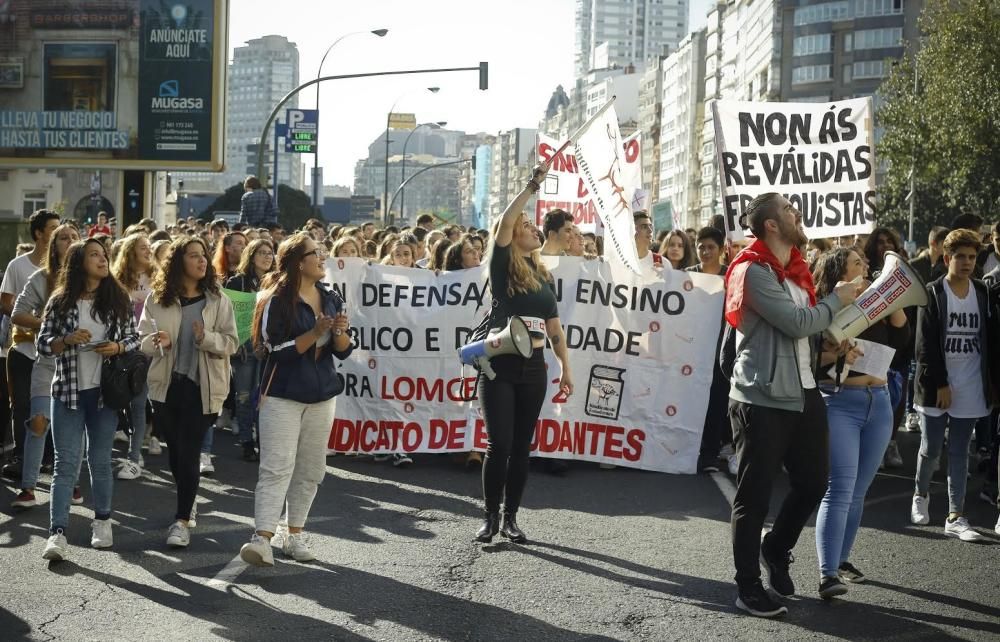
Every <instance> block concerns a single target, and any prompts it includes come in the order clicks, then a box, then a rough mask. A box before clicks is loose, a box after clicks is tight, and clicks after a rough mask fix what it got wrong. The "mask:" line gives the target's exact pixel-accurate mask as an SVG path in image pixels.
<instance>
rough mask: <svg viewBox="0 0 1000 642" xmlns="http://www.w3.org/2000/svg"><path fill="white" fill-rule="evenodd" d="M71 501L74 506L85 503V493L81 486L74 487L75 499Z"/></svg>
mask: <svg viewBox="0 0 1000 642" xmlns="http://www.w3.org/2000/svg"><path fill="white" fill-rule="evenodd" d="M70 503H71V504H73V505H74V506H79V505H81V504H83V493H81V492H80V487H79V486H75V487H73V499H71V500H70Z"/></svg>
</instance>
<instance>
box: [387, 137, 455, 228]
mask: <svg viewBox="0 0 1000 642" xmlns="http://www.w3.org/2000/svg"><path fill="white" fill-rule="evenodd" d="M447 124H448V121H446V120H439V121H436V122H433V123H420V124H419V125H417V126H416V127H414V128H413V130H412V131H411V132H410V133H409V134H407V136H406V140H404V141H403V162H402V164H401V165H400V167H399V181H400V183H405V182H406V146H407V145H409V144H410V138H411V137H412V136H413V135H414V134H415V133H417V130H418V129H420V128H421V127H432V126H437V128H438V129H441V128H442V127H444V126H445V125H447ZM405 203H406V190H402V191H401V192H400V193H399V216H400V218H402V217H403V212H404V211H405V210H404V209H403V206H404V204H405Z"/></svg>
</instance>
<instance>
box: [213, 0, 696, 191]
mask: <svg viewBox="0 0 1000 642" xmlns="http://www.w3.org/2000/svg"><path fill="white" fill-rule="evenodd" d="M691 2H692V7H691V27H692V29H694V28H699V27H701V26H702V25H704V22H705V9H706V8H707V6H708V4H709V0H691ZM573 7H574V2H573V0H503V1H500V0H489V1H484V0H365V1H362V2H350V3H349V2H346V1H345V0H325V1H322V2H320V1H317V0H280V1H275V0H230V23H229V45H230V50H232V48H234V47H236V46H239V45H242V44H243V43H245V42H246V41H247V40H250V39H252V38H258V37H260V36H263V35H268V34H278V35H283V36H286V37H288V39H289V40H291V41H292V42H294V43H296V45H298V48H299V75H300V81H305V80H307V79H309V78H312V77H314V76H315V75H316V72H317V69H318V67H319V62H320V59H321V58H322V56H323V52H324V51H325V50H326V48H327V47H328V46H329V45H330V44H331V43H333V41H334V40H336V39H337V38H338V37H340V36H341V35H343V34H346V33H350V32H352V31H363V30H371V29H379V28H386V29H389V34H388V35H387V36H386V37H384V38H377V37H375V36H372V35H368V34H365V35H357V36H352V37H350V38H346V39H344V40H343V41H342V42H341V43H340V44H338V45H337V47H336V48H334V50H333V51H332V52H331V53H330V55H329V56H328V57H327V60H326V64H325V66H324V68H323V73H324V75H337V74H350V73H364V72H370V71H388V70H397V69H418V68H438V67H471V66H476V65H478V64H479V61H480V60H486V61H488V62H489V63H490V88H489V91H486V92H481V91H479V90H478V80H479V78H478V75H477V74H476V73H475V72H458V73H450V74H435V75H425V76H410V77H401V78H367V79H358V80H341V81H332V82H328V83H325V84H324V85H323V89H322V99H321V103H320V109H321V117H320V123H321V126H320V142H319V147H320V164H321V165H322V166H323V167H324V172H325V176H324V182H325V183H326V184H328V185H332V184H340V185H348V186H353V183H354V163H355V162H356V161H357V160H358V159H359V158H364V157H365V156H366V155H367V148H368V144H369V143H370V142H371V141H372V140H373V139H374V138H376V137H377V136H378V135H379V132H380V131H384V129H385V117H386V113H387V112H388V110H389V107H390V106H391V105H392V103H393V101H394V100H395V99H396V98H397V97H399V96H400V95H401V94H405V95H404V96H403V98H402V99H401V100H400V101H399V104H398V106H397V108H396V111H401V112H414V113H416V115H417V120H418V122H427V121H440V120H444V121H448V128H449V129H460V130H465V131H466V132H470V133H474V132H479V131H485V132H489V133H494V134H495V133H496V132H497V131H499V130H501V129H510V128H513V127H536V126H537V124H538V121H539V119H540V117H541V115H542V112H543V110H544V109H545V105H546V103H547V102H548V99H549V96H550V95H551V94H552V91H553V90H554V89H555V88H556V85H559V84H562V85H563V86H564V87H567V88H568V87H569V86H570V85H571V84H572V82H573V49H574V42H573V41H574V33H573ZM230 56H231V54H230ZM430 86H440V87H441V91H440V92H439V93H437V94H431V93H430V92H427V91H423V90H422V89H423V88H425V87H430ZM303 94H305V95H304V96H303V98H302V99H301V100H300V102H299V105H300V106H301V107H306V108H310V107H313V106H314V99H315V98H314V97H315V92H314V91H313V90H312V89H307V90H305V91H304V92H303ZM304 158H305V157H304ZM310 165H311V161H310ZM307 175H308V173H307Z"/></svg>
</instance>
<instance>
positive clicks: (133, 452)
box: [128, 385, 149, 464]
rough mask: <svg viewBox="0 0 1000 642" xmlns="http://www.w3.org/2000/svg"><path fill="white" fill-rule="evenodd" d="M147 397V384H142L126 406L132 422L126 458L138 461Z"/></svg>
mask: <svg viewBox="0 0 1000 642" xmlns="http://www.w3.org/2000/svg"><path fill="white" fill-rule="evenodd" d="M148 398H149V386H148V385H144V386H143V387H142V390H141V391H140V392H139V394H137V395H136V396H135V397H133V398H132V402H131V403H130V404H129V408H128V418H129V423H130V424H132V434H131V435H129V438H128V440H129V446H128V459H129V461H132V462H135V463H137V464H138V463H139V461H140V460H141V459H142V442H143V440H144V439H145V438H146V400H147V399H148Z"/></svg>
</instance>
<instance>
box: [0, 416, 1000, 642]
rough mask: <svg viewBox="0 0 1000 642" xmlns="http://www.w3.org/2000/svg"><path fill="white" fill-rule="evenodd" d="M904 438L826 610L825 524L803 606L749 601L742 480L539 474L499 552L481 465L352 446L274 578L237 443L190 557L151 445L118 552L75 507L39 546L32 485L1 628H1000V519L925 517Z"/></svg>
mask: <svg viewBox="0 0 1000 642" xmlns="http://www.w3.org/2000/svg"><path fill="white" fill-rule="evenodd" d="M901 440H902V442H903V444H902V445H903V450H904V456H905V457H906V460H907V463H908V466H907V467H906V468H905V469H904V470H902V471H899V472H898V473H897V472H895V471H894V472H893V473H892V474H885V475H879V477H878V479H877V480H876V482H875V484H874V487H873V489H872V491H871V492H870V493H869V497H868V503H867V509H866V513H865V517H864V520H863V524H862V531H861V533H860V534H859V536H858V542H857V546H856V547H855V553H854V555H853V559H852V561H853V563H854V564H855V565H856V566H858V567H859V568H860V569H862V570H863V571H864V572H865V573H866V574H867V575H868V577H869V578H870V581H869V582H868V583H867V584H865V585H860V586H852V587H851V590H850V593H848V595H846V596H845V597H844V598H842V599H838V600H836V601H834V602H832V603H827V602H823V601H821V600H820V599H819V597H818V595H817V594H816V585H817V582H818V571H817V566H816V552H815V545H814V539H813V537H814V531H813V528H812V525H811V524H810V527H809V528H807V530H806V531H805V532H804V533H803V535H802V538H801V540H800V541H799V545H798V546H797V548H796V549H795V555H796V558H797V559H796V562H795V564H794V565H793V566H792V575H793V578H794V579H795V581H796V584H797V586H798V587H799V596H796V597H793V598H790V599H789V600H788V601H787V603H788V605H789V609H790V613H789V615H788V616H787V617H786V618H785V619H784V620H781V621H769V620H760V619H755V618H750V617H747V616H744V615H742V614H740V613H739V612H738V611H737V610H736V608H735V607H734V606H733V601H734V599H735V592H734V586H733V584H732V579H731V578H732V575H733V567H732V558H731V554H730V543H729V504H728V501H727V499H726V493H727V492H728V491H729V490H730V484H731V482H729V481H728V479H727V477H726V476H725V475H724V474H719V475H717V476H716V478H713V477H710V476H672V475H663V474H654V473H645V472H638V471H630V470H624V469H618V470H612V471H604V470H599V469H598V468H597V467H596V466H593V465H584V464H579V465H576V466H575V467H574V469H573V470H572V471H571V472H570V474H569V475H567V476H566V477H561V478H556V477H551V476H548V475H545V474H543V473H538V472H533V473H532V476H531V478H530V480H529V484H528V489H527V492H526V501H525V506H524V507H523V509H522V511H521V514H520V516H519V517H520V518H519V521H520V523H521V525H522V527H523V528H524V529H525V531H526V532H527V533H528V535H529V538H530V539H531V543H530V544H528V545H521V546H519V545H512V544H509V543H506V542H496V541H495V543H494V544H491V545H485V546H484V545H480V544H476V543H473V542H472V535H473V533H474V532H475V530H476V528H477V527H478V524H479V522H478V519H479V516H480V514H481V513H480V508H479V507H480V502H479V500H478V496H479V481H478V475H477V474H476V473H473V472H467V471H465V470H464V469H463V468H462V467H461V466H459V465H457V464H454V463H452V462H451V461H450V459H449V458H448V457H445V456H418V457H417V458H416V463H415V464H414V466H413V467H411V468H409V469H405V470H403V469H395V468H393V467H392V466H391V465H389V464H388V463H374V462H373V461H371V460H370V459H359V458H348V457H342V456H338V457H333V458H330V459H329V460H328V463H329V464H330V466H329V469H328V470H329V475H328V477H327V478H326V482H325V483H324V484H323V486H322V487H321V488H320V492H319V495H318V497H317V501H316V504H315V505H314V508H313V513H312V516H313V519H312V521H311V522H310V524H309V528H310V531H311V533H312V535H311V545H312V548H313V550H314V551H315V552H316V554H317V555H318V557H319V561H317V562H315V563H312V564H298V563H295V562H291V561H288V560H285V559H284V558H283V556H282V555H281V553H280V551H276V553H275V559H276V562H277V563H276V566H275V567H274V568H273V569H268V570H263V569H256V568H248V567H246V566H245V565H243V564H242V563H240V562H239V560H238V559H236V561H234V557H236V556H237V554H238V552H239V548H240V546H241V545H242V544H243V543H244V542H245V541H247V538H248V536H249V534H250V530H251V528H250V525H251V523H252V513H253V495H252V489H253V487H254V484H255V483H256V466H255V465H254V464H249V463H245V462H243V461H241V460H239V458H238V454H239V451H238V449H237V448H235V447H233V446H231V445H230V444H231V441H232V439H231V436H230V435H229V434H228V433H219V434H218V435H217V438H216V446H215V447H216V453H217V457H216V468H217V474H216V476H215V477H214V478H213V479H208V480H205V482H204V483H203V485H202V490H201V493H200V495H199V519H198V527H197V528H196V529H195V530H194V531H193V533H192V543H191V546H190V548H188V549H186V550H182V551H175V550H170V549H167V548H166V546H165V545H164V538H165V536H166V527H167V526H168V525H169V523H170V521H171V517H172V514H173V497H174V496H173V491H172V484H171V478H170V474H169V471H166V470H165V469H164V467H165V465H166V455H163V456H161V457H148V458H147V464H148V465H149V468H148V469H147V471H146V473H145V474H144V476H143V478H142V479H141V480H136V481H130V482H116V486H115V501H114V508H115V512H114V516H113V518H114V520H115V522H116V525H115V546H114V548H113V549H112V550H110V551H95V550H93V549H91V548H90V547H89V536H90V528H89V521H90V519H91V518H92V516H93V513H92V512H91V511H90V510H89V509H88V508H87V507H86V506H82V507H76V508H74V509H73V518H72V520H71V526H70V528H71V532H70V534H69V540H70V544H71V546H72V550H71V557H70V559H69V561H66V562H62V563H58V564H51V565H50V564H49V563H48V562H46V561H44V560H42V558H41V553H42V548H43V547H44V543H45V538H46V536H47V531H46V529H47V526H48V506H47V504H46V505H44V506H38V507H36V508H34V509H31V510H29V511H26V512H23V513H18V514H13V513H12V512H11V511H10V510H9V509H8V508H7V507H8V506H9V502H10V500H12V499H13V497H14V492H15V489H14V488H13V487H12V486H10V485H7V486H4V487H3V488H4V490H3V491H2V492H0V506H3V507H4V510H3V513H2V514H0V548H2V551H3V552H2V558H0V559H2V561H0V578H2V579H0V639H3V640H14V639H37V640H55V639H57V640H111V639H128V640H158V641H162V640H179V639H184V640H208V639H231V640H257V639H260V640H273V639H283V640H312V639H343V640H409V639H447V640H495V639H505V640H529V639H534V640H539V641H541V640H545V641H548V640H584V639H620V640H632V639H650V640H695V639H706V640H707V639H747V640H751V639H760V640H804V639H832V638H841V639H851V640H861V639H865V640H869V639H870V640H945V639H952V638H954V639H963V640H990V639H993V640H997V639H1000V546H998V544H1000V537H998V536H996V535H995V534H994V533H993V530H992V527H993V525H994V524H995V522H996V518H997V513H996V509H995V508H993V507H990V506H988V505H987V504H985V503H982V502H981V501H980V500H978V499H977V498H976V497H975V495H976V493H978V490H979V483H978V481H975V482H972V483H970V490H969V499H968V506H967V515H968V517H969V518H970V521H971V522H972V523H973V524H974V525H976V526H979V527H981V529H980V530H981V531H983V532H984V533H987V534H988V537H989V541H988V542H987V543H983V544H967V543H962V542H958V541H957V540H950V539H945V538H944V536H943V535H942V524H943V521H944V517H945V514H944V511H945V510H946V508H947V501H946V499H945V496H944V486H943V484H942V483H941V481H942V480H943V477H942V476H941V473H939V474H938V477H937V478H936V480H937V483H935V485H934V487H933V493H934V495H933V500H934V501H932V505H931V514H932V519H933V523H932V524H931V525H929V526H924V527H916V526H911V525H910V524H909V520H908V515H909V498H910V493H911V492H912V485H913V482H912V473H913V464H914V457H915V455H914V452H915V449H916V444H917V442H918V436H917V435H912V434H904V435H901ZM88 492H89V491H88V489H87V485H86V483H85V484H84V493H85V494H88ZM783 494H784V487H783V486H782V487H779V488H778V489H776V493H775V503H777V501H778V500H779V499H780V498H781V497H782V496H783ZM46 497H47V496H46Z"/></svg>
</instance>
